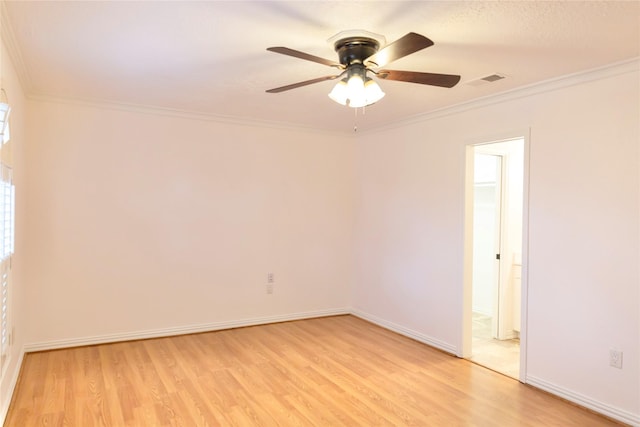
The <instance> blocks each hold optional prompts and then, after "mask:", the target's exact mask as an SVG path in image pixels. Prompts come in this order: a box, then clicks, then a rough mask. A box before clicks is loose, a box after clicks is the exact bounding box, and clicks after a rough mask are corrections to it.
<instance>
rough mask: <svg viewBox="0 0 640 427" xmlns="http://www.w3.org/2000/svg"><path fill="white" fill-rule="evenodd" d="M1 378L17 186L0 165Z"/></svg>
mask: <svg viewBox="0 0 640 427" xmlns="http://www.w3.org/2000/svg"><path fill="white" fill-rule="evenodd" d="M0 169H1V171H0V172H1V173H0V175H1V179H0V376H1V375H2V374H4V370H5V369H4V368H5V365H6V362H7V359H8V355H9V346H10V344H11V341H10V337H9V314H10V313H9V308H10V305H9V303H10V301H9V290H10V289H9V285H10V282H9V279H10V270H11V255H12V254H13V248H14V230H15V214H14V212H15V186H14V185H13V180H12V171H11V168H9V167H8V166H6V165H4V164H0Z"/></svg>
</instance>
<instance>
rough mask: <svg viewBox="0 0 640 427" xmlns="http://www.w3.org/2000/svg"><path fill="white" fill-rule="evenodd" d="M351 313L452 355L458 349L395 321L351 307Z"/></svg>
mask: <svg viewBox="0 0 640 427" xmlns="http://www.w3.org/2000/svg"><path fill="white" fill-rule="evenodd" d="M351 314H352V315H354V316H356V317H360V318H361V319H364V320H367V321H369V322H371V323H374V324H376V325H378V326H381V327H383V328H385V329H389V330H390V331H393V332H397V333H399V334H400V335H404V336H406V337H409V338H411V339H414V340H416V341H419V342H421V343H423V344H427V345H429V346H431V347H435V348H437V349H438V350H442V351H444V352H446V353H450V354H451V355H453V356H455V355H456V352H457V351H458V349H457V348H456V347H455V346H453V345H451V344H449V343H446V342H444V341H440V340H438V339H435V338H433V337H430V336H428V335H425V334H422V333H420V332H416V331H414V330H412V329H409V328H405V327H404V326H401V325H398V324H397V323H393V322H389V321H388V320H384V319H381V318H380V317H377V316H374V315H372V314H369V313H366V312H364V311H361V310H357V309H352V310H351Z"/></svg>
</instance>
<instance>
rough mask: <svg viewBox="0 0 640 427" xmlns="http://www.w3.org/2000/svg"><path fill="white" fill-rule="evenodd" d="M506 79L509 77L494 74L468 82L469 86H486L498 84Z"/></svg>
mask: <svg viewBox="0 0 640 427" xmlns="http://www.w3.org/2000/svg"><path fill="white" fill-rule="evenodd" d="M505 78H507V76H505V75H504V74H500V73H494V74H490V75H488V76H484V77H481V78H479V79H475V80H471V81H469V82H467V84H468V85H470V86H480V85H484V84H487V83H493V82H497V81H498V80H502V79H505Z"/></svg>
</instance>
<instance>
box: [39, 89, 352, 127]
mask: <svg viewBox="0 0 640 427" xmlns="http://www.w3.org/2000/svg"><path fill="white" fill-rule="evenodd" d="M26 97H27V99H28V100H31V101H38V102H50V103H55V104H67V105H78V106H83V107H90V108H99V109H105V110H114V111H125V112H131V113H137V114H149V115H154V116H165V117H175V118H182V119H188V120H200V121H207V122H216V123H224V124H231V125H236V126H248V127H253V128H261V129H265V128H270V129H277V130H285V131H292V132H314V133H316V134H318V133H321V134H327V135H328V136H333V137H336V136H341V137H345V136H349V133H347V132H345V131H342V130H330V129H321V128H317V127H313V126H305V125H299V124H295V123H290V122H280V121H270V120H260V119H252V118H247V117H239V116H226V115H222V114H214V113H200V112H196V111H188V110H180V109H173V108H167V107H155V106H151V105H140V104H128V103H122V102H113V101H103V100H89V99H79V98H64V97H56V96H50V95H44V94H27V95H26Z"/></svg>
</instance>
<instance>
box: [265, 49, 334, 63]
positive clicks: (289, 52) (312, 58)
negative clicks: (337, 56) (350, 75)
mask: <svg viewBox="0 0 640 427" xmlns="http://www.w3.org/2000/svg"><path fill="white" fill-rule="evenodd" d="M267 50H268V51H270V52H275V53H281V54H282V55H288V56H293V57H294V58H300V59H305V60H307V61H311V62H317V63H318V64H322V65H328V66H329V67H336V68H344V66H343V65H342V64H339V63H337V62H335V61H332V60H330V59H325V58H320V57H319V56H314V55H310V54H308V53H304V52H300V51H299V50H293V49H289V48H288V47H282V46H276V47H268V48H267Z"/></svg>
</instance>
